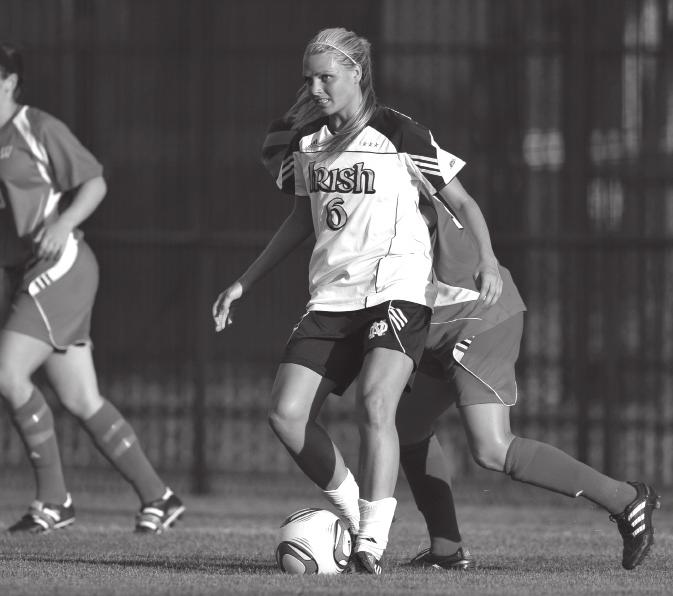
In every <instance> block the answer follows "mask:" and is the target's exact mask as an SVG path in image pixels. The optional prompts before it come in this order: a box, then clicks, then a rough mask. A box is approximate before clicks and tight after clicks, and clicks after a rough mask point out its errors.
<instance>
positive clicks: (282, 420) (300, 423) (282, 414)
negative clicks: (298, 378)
mask: <svg viewBox="0 0 673 596" xmlns="http://www.w3.org/2000/svg"><path fill="white" fill-rule="evenodd" d="M267 419H268V422H269V426H270V427H271V430H273V432H274V433H276V435H278V436H279V437H280V438H281V439H284V440H286V439H289V438H290V437H293V436H295V435H296V434H297V433H298V432H300V431H301V430H302V429H304V428H305V427H306V423H307V421H306V413H305V412H303V410H301V409H299V408H296V407H293V406H292V405H291V404H285V405H283V406H279V405H277V406H275V407H274V408H272V409H271V410H270V411H269V415H268V418H267Z"/></svg>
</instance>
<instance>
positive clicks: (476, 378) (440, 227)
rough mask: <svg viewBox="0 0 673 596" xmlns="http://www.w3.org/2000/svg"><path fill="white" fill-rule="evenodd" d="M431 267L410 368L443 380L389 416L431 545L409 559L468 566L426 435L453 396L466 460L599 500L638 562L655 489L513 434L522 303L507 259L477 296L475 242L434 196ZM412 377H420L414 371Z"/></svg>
mask: <svg viewBox="0 0 673 596" xmlns="http://www.w3.org/2000/svg"><path fill="white" fill-rule="evenodd" d="M434 201H435V206H436V211H435V212H433V213H431V214H430V216H431V217H433V218H434V217H436V218H437V221H436V224H435V225H434V231H433V237H434V238H435V243H434V245H435V273H436V274H437V277H438V279H439V280H440V281H441V282H444V283H440V292H439V297H438V299H437V301H436V302H435V309H434V312H433V315H432V321H431V325H430V332H429V334H428V340H427V343H426V349H425V353H424V355H423V358H422V360H421V363H420V365H419V372H421V373H423V374H425V375H428V376H430V377H433V378H435V379H438V380H439V381H441V382H442V383H443V385H444V387H443V388H442V387H441V386H440V387H438V386H437V384H436V385H435V386H434V387H433V389H434V390H430V391H427V390H426V391H422V392H421V390H422V389H423V383H419V382H417V383H415V385H414V391H413V392H412V393H411V394H406V395H404V396H403V397H402V399H401V402H400V405H399V409H398V417H397V427H398V432H399V436H400V443H401V463H402V466H403V469H404V471H405V474H406V476H407V478H408V480H409V484H410V487H411V490H412V493H413V495H414V498H415V500H416V504H417V506H418V508H419V510H420V511H421V513H422V514H423V515H424V517H425V520H426V523H427V527H428V532H429V534H430V541H431V546H430V549H428V550H427V551H423V552H421V553H419V554H418V555H417V556H416V557H415V558H414V559H413V561H412V562H413V563H414V564H416V565H421V566H426V567H430V566H439V567H444V568H447V569H465V568H470V567H472V566H474V561H473V559H472V558H471V557H470V556H469V554H468V553H467V552H466V551H465V550H464V549H463V548H462V544H461V538H460V532H459V531H458V524H457V522H456V517H455V509H454V504H453V498H452V495H451V488H450V468H449V467H448V465H447V464H448V462H447V460H446V459H445V457H444V454H443V453H442V450H441V447H440V445H439V442H438V440H437V438H436V437H435V435H434V431H433V426H434V423H435V421H436V420H437V419H438V418H439V416H441V415H442V413H444V412H445V410H446V409H447V408H448V407H450V406H451V404H452V403H454V402H455V403H456V405H457V407H458V409H459V413H460V417H461V420H462V423H463V426H464V428H465V432H466V433H467V438H468V444H469V447H470V450H471V453H472V456H473V458H474V460H475V461H476V462H477V463H478V464H479V465H480V466H482V467H484V468H486V469H489V470H495V471H498V472H504V473H506V474H508V475H509V476H510V477H511V478H512V479H513V480H518V481H520V482H526V483H528V484H532V485H535V486H538V487H541V488H545V489H548V490H551V491H553V492H557V493H560V494H563V495H567V496H569V497H575V498H576V497H579V496H583V497H584V498H586V499H588V500H590V501H592V502H594V503H596V504H598V505H600V506H601V507H602V508H604V509H605V510H606V511H607V512H608V513H609V514H610V519H611V520H612V521H615V522H617V525H618V529H619V532H620V534H621V535H622V539H623V553H622V565H623V567H624V568H626V569H633V568H634V567H636V566H638V565H639V564H640V563H641V562H642V561H643V559H644V558H645V556H646V555H647V553H648V551H649V549H650V547H651V545H652V543H653V540H654V538H653V537H654V529H653V526H652V512H653V510H654V509H656V508H658V507H659V497H658V495H657V494H656V492H655V491H654V489H653V488H652V487H651V486H649V485H647V484H645V483H643V482H622V481H618V480H614V479H612V478H610V477H608V476H605V475H604V474H601V473H600V472H597V471H596V470H594V469H593V468H591V467H589V466H587V465H585V464H583V463H581V462H579V461H577V460H576V459H574V458H572V457H570V456H569V455H567V454H566V453H564V452H563V451H560V450H559V449H557V448H555V447H552V446H551V445H548V444H547V443H543V442H539V441H534V440H532V439H526V438H523V437H518V436H515V435H513V434H512V431H511V429H510V424H509V413H510V408H511V407H512V406H514V405H515V403H516V401H517V387H516V380H515V372H514V366H515V362H516V360H517V358H518V355H519V346H520V342H521V336H522V330H523V311H524V310H525V306H524V304H523V301H522V300H521V297H520V296H519V292H518V290H517V288H516V286H515V285H514V282H513V280H512V277H511V275H510V273H509V271H508V270H507V269H505V268H504V267H500V271H501V277H502V279H503V289H502V295H501V296H500V299H499V300H498V302H497V303H496V304H494V305H486V304H484V303H483V301H482V300H481V299H480V296H479V291H480V289H479V287H478V284H477V283H475V280H474V276H473V273H474V271H475V268H476V265H477V262H478V253H477V247H476V246H475V245H474V243H473V242H472V239H471V238H470V235H469V233H468V232H467V231H466V230H465V229H464V228H463V227H462V226H461V225H460V222H459V220H458V219H456V218H455V217H454V216H453V214H452V213H449V212H448V211H447V210H446V208H445V206H444V205H443V204H441V203H440V202H439V201H437V199H434ZM419 381H420V379H419Z"/></svg>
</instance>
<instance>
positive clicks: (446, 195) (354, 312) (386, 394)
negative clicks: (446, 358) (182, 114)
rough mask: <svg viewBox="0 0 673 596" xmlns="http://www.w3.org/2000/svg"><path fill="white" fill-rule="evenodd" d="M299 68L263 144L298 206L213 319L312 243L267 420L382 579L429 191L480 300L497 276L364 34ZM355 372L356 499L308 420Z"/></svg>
mask: <svg viewBox="0 0 673 596" xmlns="http://www.w3.org/2000/svg"><path fill="white" fill-rule="evenodd" d="M302 67H303V68H302V73H303V77H304V86H303V88H302V89H301V91H300V94H299V97H298V99H297V101H296V103H295V104H294V105H293V106H292V107H291V108H290V110H289V111H288V113H287V114H286V115H285V118H284V119H283V122H281V123H280V124H279V126H278V127H276V128H272V130H271V132H270V135H269V137H268V139H267V143H266V149H265V158H266V161H267V163H268V164H273V166H272V169H276V168H277V173H278V177H277V183H278V186H279V187H280V188H281V189H282V190H283V191H284V192H285V193H287V194H290V195H292V196H294V204H293V208H292V211H291V213H290V215H289V216H288V218H287V219H286V220H285V221H284V222H283V223H282V225H281V226H280V228H279V229H278V231H277V232H276V234H275V236H274V237H273V238H272V240H271V241H270V242H269V244H268V245H267V247H266V248H265V249H264V251H263V252H262V253H261V254H260V256H259V257H258V258H257V259H256V260H255V261H254V262H253V263H252V265H251V266H250V267H249V268H248V269H247V270H246V271H245V272H244V273H243V275H242V276H241V277H240V278H239V279H238V280H237V281H236V282H234V283H233V284H231V285H230V286H229V287H228V288H227V289H226V290H224V291H223V292H222V293H221V294H220V296H219V297H218V299H217V301H216V303H215V304H214V307H213V315H214V318H215V321H216V329H217V330H218V331H219V330H222V329H224V328H225V327H226V326H227V325H228V324H230V323H231V306H232V303H233V302H235V301H236V300H238V299H240V298H241V297H242V296H243V295H244V293H245V292H247V291H249V289H250V287H251V286H252V284H253V283H254V282H255V281H256V280H257V279H259V278H260V277H261V276H262V275H263V274H265V273H266V272H268V271H269V270H270V269H271V268H272V267H273V266H274V265H276V264H277V263H278V261H280V260H281V259H282V258H284V257H285V256H286V255H287V254H288V253H289V252H290V251H291V250H292V249H293V248H294V247H296V246H297V245H298V244H300V243H301V242H302V241H303V240H304V239H306V238H307V237H308V236H310V235H314V236H315V244H314V248H313V253H312V256H311V262H310V266H309V290H310V300H309V302H308V306H307V312H306V314H305V315H304V316H303V317H302V318H301V320H300V321H299V322H298V323H297V325H296V327H295V328H294V330H293V331H292V334H291V336H290V339H289V341H288V344H287V346H286V349H285V352H284V354H283V356H282V359H281V364H280V367H279V369H278V373H277V376H276V380H275V383H274V386H273V390H272V394H273V395H272V398H273V406H272V409H271V413H270V418H269V420H270V424H271V427H272V428H273V430H274V431H275V433H276V434H277V435H278V437H279V439H280V440H281V441H282V443H283V444H284V445H285V447H286V448H287V449H288V451H289V452H290V455H291V456H292V457H293V458H294V459H295V461H296V462H297V464H298V465H299V466H300V468H301V469H302V470H303V471H304V472H305V473H306V474H307V475H308V476H309V478H311V479H312V480H313V481H314V482H315V483H316V484H317V485H318V486H319V487H321V488H322V489H323V490H324V491H325V494H326V495H327V496H328V498H329V499H330V500H331V501H332V502H333V503H334V504H335V505H336V506H337V508H339V510H340V512H341V513H342V515H344V516H345V517H346V518H347V519H348V520H349V522H350V525H351V529H352V530H353V531H354V532H355V533H357V534H358V537H357V542H356V545H355V559H354V568H355V569H356V570H357V571H363V572H368V573H375V574H377V573H380V572H381V567H380V564H379V561H380V559H381V556H382V555H383V552H384V550H385V548H386V546H387V542H388V533H389V529H390V524H391V522H392V519H393V514H394V511H395V506H396V500H395V499H394V497H393V491H394V488H395V482H396V478H397V473H398V466H399V443H398V437H397V432H396V429H395V411H396V408H397V404H398V401H399V398H400V395H401V393H402V391H403V390H404V389H405V387H406V386H407V384H408V381H409V378H410V375H411V373H412V372H413V371H414V369H415V367H416V365H417V363H418V360H419V358H420V355H421V353H422V351H423V346H424V344H425V340H426V336H427V331H428V324H429V321H430V314H431V307H432V304H433V303H434V300H435V294H436V287H435V284H434V278H433V272H432V249H431V245H430V237H429V232H428V228H427V226H426V223H425V221H424V220H423V217H422V216H421V214H420V210H419V206H420V202H421V200H422V197H423V196H426V195H428V196H429V195H434V194H436V193H439V194H440V195H441V196H442V197H443V200H445V201H447V202H448V203H449V204H451V205H453V206H454V207H455V208H457V209H458V210H459V211H460V212H461V213H462V214H463V215H464V221H465V222H466V225H468V226H469V227H470V229H471V230H472V232H473V234H474V236H475V238H477V242H478V243H479V245H480V246H482V248H483V251H482V254H483V255H484V259H483V260H482V261H481V262H480V263H479V265H478V267H477V275H478V276H479V277H480V280H481V284H482V288H483V294H484V298H485V299H486V300H488V301H491V300H493V299H494V298H495V297H497V295H498V293H499V291H500V286H501V280H500V275H499V272H498V268H497V264H496V262H495V259H494V258H492V257H491V255H492V251H491V250H490V241H489V239H488V234H487V231H486V226H485V223H484V221H483V217H482V215H481V212H480V211H479V208H478V207H477V206H476V203H474V201H472V200H471V199H469V200H466V201H460V202H458V203H455V204H454V200H455V197H456V192H457V190H456V189H458V188H459V183H458V182H457V181H456V180H455V175H456V173H457V172H458V171H459V170H460V168H461V167H462V162H461V161H460V160H459V159H457V158H455V157H454V156H452V155H450V154H448V153H446V152H444V151H442V150H441V149H440V148H439V147H438V146H437V145H436V143H435V142H434V140H433V138H432V135H431V134H430V132H429V131H428V130H427V129H426V128H425V127H423V126H421V125H419V124H418V123H416V122H414V121H413V120H412V119H410V118H408V117H407V116H404V115H402V114H400V113H399V112H396V111H395V110H393V109H390V108H388V107H385V106H382V105H379V104H378V102H377V100H376V96H375V93H374V87H373V83H372V70H371V57H370V45H369V43H368V42H367V40H366V39H364V38H363V37H361V36H359V35H357V34H355V33H353V32H351V31H347V30H345V29H341V28H336V29H325V30H323V31H320V32H319V33H318V34H317V35H316V36H315V37H314V38H313V39H312V40H311V41H310V42H309V43H308V45H307V46H306V49H305V52H304V57H303V64H302ZM288 124H289V130H288ZM279 147H280V148H279ZM278 148H279V149H278ZM275 149H278V150H277V151H276V150H275ZM356 377H357V382H356V409H357V418H358V428H359V433H360V440H361V442H360V465H359V474H358V476H359V493H358V485H357V484H356V482H355V480H354V478H353V476H352V474H351V473H350V472H349V471H348V469H347V468H346V466H345V464H344V461H343V458H342V456H341V454H340V452H339V449H338V448H337V447H336V445H335V444H334V443H333V442H332V440H331V439H330V437H329V436H328V434H327V433H326V432H325V429H324V428H322V427H321V426H320V425H319V424H318V423H317V421H316V417H317V415H318V413H319V411H320V408H321V406H322V404H323V403H324V401H325V399H326V397H327V396H328V395H329V394H330V393H337V394H339V393H341V392H343V391H344V390H345V389H346V387H347V386H348V385H349V384H350V383H351V381H353V380H354V379H355V378H356ZM358 494H359V497H360V499H359V501H358V500H357V498H358ZM356 503H358V505H357V506H356V505H355V504H356Z"/></svg>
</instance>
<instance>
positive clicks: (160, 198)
mask: <svg viewBox="0 0 673 596" xmlns="http://www.w3.org/2000/svg"><path fill="white" fill-rule="evenodd" d="M328 26H345V27H347V28H351V29H354V30H355V31H357V32H358V33H360V34H362V35H364V36H366V37H367V38H369V39H370V41H371V42H372V43H373V49H374V53H373V58H374V70H375V85H376V88H377V92H378V95H379V98H380V100H381V101H382V102H383V103H387V104H389V105H391V106H393V107H395V108H396V109H398V110H400V111H402V112H405V113H408V114H410V115H412V116H413V117H414V118H415V119H416V120H418V121H420V122H422V123H423V124H425V125H427V126H429V127H430V128H431V129H432V131H433V134H434V137H435V139H436V140H437V142H438V143H439V144H440V145H441V146H442V147H444V148H445V149H447V150H448V151H450V152H452V153H454V154H456V155H459V156H460V157H462V158H463V159H465V160H466V161H467V162H468V165H467V167H466V168H465V170H464V171H463V173H461V176H460V177H461V181H462V182H463V184H464V185H465V186H466V188H467V189H468V190H469V191H470V192H471V194H472V195H473V196H474V197H475V198H476V200H477V201H478V202H479V204H480V206H481V207H482V209H483V211H484V213H485V215H486V218H487V220H488V222H489V225H490V228H491V233H492V236H493V240H494V246H495V249H496V254H497V255H498V257H499V259H500V260H501V262H502V263H503V264H504V265H506V266H507V267H508V268H510V270H511V271H512V273H513V275H514V279H515V281H516V282H517V284H518V286H519V289H520V291H521V293H522V295H523V297H524V299H525V301H526V303H527V305H528V307H529V313H528V314H527V318H526V330H525V338H524V345H523V349H522V354H521V358H520V362H519V368H518V376H519V393H520V403H519V405H518V406H517V407H516V408H515V409H514V411H513V420H514V429H515V431H516V432H519V433H521V434H526V435H527V436H530V437H533V438H535V437H537V438H544V439H545V440H547V441H549V442H552V443H554V444H556V445H558V446H559V447H561V448H564V449H566V450H568V451H569V452H571V453H572V454H573V455H576V456H578V457H580V458H581V459H583V460H584V461H587V462H589V463H591V464H592V465H595V466H597V467H599V468H600V469H602V470H604V471H606V472H608V473H610V474H613V475H616V476H618V477H631V476H633V475H634V474H637V475H638V476H639V477H645V478H649V479H652V480H654V481H658V482H662V483H671V482H673V396H672V393H673V366H672V365H673V309H672V308H671V304H673V253H672V248H673V168H672V167H671V165H672V164H673V161H672V156H673V5H671V3H670V2H669V1H667V0H629V1H627V0H545V1H541V0H425V1H413V0H388V1H384V0H379V1H365V0H359V1H356V0H341V1H340V2H320V1H316V0H313V1H308V0H295V1H290V0H287V1H283V0H247V1H245V2H239V1H231V2H229V1H224V0H223V1H218V0H183V1H181V0H0V38H2V39H4V40H9V41H14V42H17V43H20V44H21V45H22V47H23V49H24V55H25V61H26V87H25V96H24V100H25V102H26V103H29V104H31V105H35V106H37V107H40V108H42V109H44V110H46V111H48V112H51V113H52V114H54V115H56V116H57V117H59V118H61V119H62V120H64V121H65V122H66V123H67V124H68V125H69V126H70V127H71V128H72V129H73V131H74V132H75V133H76V134H77V136H78V137H79V138H80V139H81V140H82V142H83V143H84V144H85V145H86V146H88V147H89V148H90V149H91V150H92V152H93V153H94V154H95V155H96V156H97V157H98V158H99V159H100V160H101V162H102V163H103V164H104V166H105V176H106V179H107V181H108V185H109V192H108V197H107V198H106V200H105V201H104V203H103V205H102V206H101V207H100V208H99V210H98V211H97V212H96V213H95V214H94V215H93V216H92V217H91V218H90V220H89V221H87V222H86V224H85V225H84V230H85V234H86V237H87V239H88V240H89V242H90V243H91V245H92V247H93V248H94V250H95V252H96V254H97V256H98V259H99V261H100V265H101V273H102V279H101V286H100V292H99V296H98V300H97V305H96V308H95V311H94V328H93V337H94V341H95V345H96V350H95V356H96V361H97V366H98V369H99V373H100V378H101V385H102V388H103V390H104V393H105V395H106V396H107V397H109V398H110V399H111V400H112V401H113V402H114V403H116V404H117V405H118V407H119V408H120V409H121V410H122V411H123V412H124V413H125V414H127V415H128V417H129V418H130V420H131V421H132V423H133V424H134V426H135V428H136V431H137V432H138V434H139V436H140V438H141V441H142V442H143V444H144V445H145V446H146V448H147V450H148V452H149V455H150V457H151V458H152V460H153V461H155V462H156V463H157V465H158V467H159V468H161V469H162V470H171V471H178V472H184V473H188V474H190V475H191V478H192V482H193V486H194V488H195V489H199V490H203V489H206V488H207V487H208V483H209V479H211V478H212V477H213V476H214V475H216V474H219V473H222V472H230V471H260V472H264V471H269V470H276V469H288V470H291V469H294V465H293V464H292V462H291V461H290V459H289V457H288V456H287V455H286V454H285V453H284V452H283V451H282V449H281V448H280V445H279V443H278V442H277V440H276V439H275V438H274V437H273V436H272V434H271V432H270V431H269V430H268V428H267V426H266V421H265V413H266V408H267V404H268V393H269V389H270V385H271V381H272V379H273V374H274V371H275V366H276V362H277V360H278V357H279V355H280V352H281V350H282V348H283V345H284V342H285V340H286V338H287V336H288V334H289V331H290V329H291V328H292V326H293V324H294V322H295V321H296V320H297V319H298V317H299V316H300V315H301V314H302V313H303V312H304V305H305V302H306V299H307V292H306V264H307V260H308V256H309V249H308V247H302V248H301V249H300V250H299V251H298V252H297V254H296V255H295V256H294V257H293V258H291V259H289V260H288V261H287V262H285V263H283V264H282V265H281V266H279V267H278V268H277V270H276V271H274V272H273V274H271V275H270V276H269V277H268V278H266V279H265V280H264V281H262V282H261V283H260V284H259V285H258V286H257V287H256V288H255V289H254V290H253V293H252V294H251V295H250V296H249V297H248V298H247V299H246V300H245V303H244V304H243V305H242V306H241V307H240V309H239V310H238V312H237V313H236V324H235V325H234V327H233V328H232V329H231V330H228V331H227V332H226V333H223V334H219V335H216V334H215V333H214V331H213V325H212V321H211V316H210V309H211V305H212V302H213V300H214V299H215V297H216V296H217V294H218V293H219V292H220V291H221V290H222V289H223V288H224V287H226V285H228V284H229V283H230V282H231V281H233V280H234V279H235V278H236V277H237V276H238V275H239V274H240V273H241V272H242V271H243V270H244V268H245V267H246V266H247V265H248V264H249V263H250V262H251V260H252V259H253V258H254V257H255V256H256V254H257V253H258V252H259V251H260V250H261V248H262V247H263V246H264V244H265V242H266V241H267V240H268V239H269V238H270V236H271V235H272V233H273V231H274V230H275V228H276V227H277V226H278V224H279V223H280V222H281V221H282V219H283V218H284V217H285V215H286V214H287V212H288V209H289V206H290V204H289V202H288V199H287V198H286V197H285V196H284V195H282V194H281V193H279V192H278V191H276V190H275V186H274V184H273V181H272V180H271V178H270V177H269V176H268V175H267V174H266V172H265V171H264V170H263V168H262V167H261V165H260V162H259V154H260V147H261V143H262V141H263V137H264V132H265V129H266V126H267V124H268V123H269V122H270V121H271V120H272V119H273V118H275V117H278V116H279V115H281V114H282V113H283V112H284V111H285V110H286V109H287V108H288V107H289V106H290V105H291V103H292V102H293V98H294V94H295V92H296V90H297V89H298V87H299V86H300V85H301V82H302V76H301V55H302V52H303V48H304V46H305V44H306V42H307V41H308V40H309V39H310V38H311V37H312V35H313V34H314V33H315V32H316V31H317V30H319V29H321V28H323V27H328ZM351 405H352V404H351V402H350V400H349V398H348V397H346V398H344V399H342V400H336V399H335V400H333V403H330V404H329V406H328V408H327V411H326V412H325V423H326V424H327V425H328V426H329V427H330V429H331V431H332V432H333V433H334V435H335V437H336V439H337V441H338V442H341V444H342V445H343V446H344V451H345V452H346V454H347V457H348V458H352V457H354V453H355V448H356V442H357V439H356V435H355V434H354V432H355V431H354V427H353V423H352V422H351V420H350V411H351ZM60 414H61V415H60V416H59V436H60V440H61V445H62V448H63V459H64V461H65V463H66V465H70V466H81V467H85V466H88V467H91V468H94V467H98V466H105V464H104V463H103V462H102V460H101V458H100V457H99V456H98V455H97V454H96V453H95V452H94V451H93V449H92V447H91V445H90V443H89V441H88V439H87V438H86V437H85V436H84V433H82V431H81V430H80V429H79V427H77V425H75V424H74V423H73V421H72V420H70V419H69V418H68V417H67V416H64V415H63V413H62V412H60ZM439 432H440V436H441V437H442V438H443V440H444V441H445V444H446V445H447V446H449V447H453V448H455V449H456V451H457V453H458V460H459V461H458V470H457V471H458V473H459V474H460V473H462V474H465V475H469V474H471V473H472V471H473V470H474V464H470V463H468V461H467V455H466V453H465V450H464V449H463V445H462V442H463V439H462V431H461V430H460V428H459V426H458V419H457V417H456V416H455V413H451V414H450V415H449V416H447V417H446V419H444V420H442V422H441V424H440V427H439ZM0 445H1V446H2V448H1V449H0V463H2V464H3V465H5V466H11V465H15V464H16V465H23V464H24V463H25V460H24V459H23V457H24V456H23V454H22V448H21V446H20V444H19V441H18V439H17V437H16V436H15V433H13V431H12V429H11V426H10V425H9V421H8V420H7V417H5V418H4V419H3V420H2V421H1V422H0Z"/></svg>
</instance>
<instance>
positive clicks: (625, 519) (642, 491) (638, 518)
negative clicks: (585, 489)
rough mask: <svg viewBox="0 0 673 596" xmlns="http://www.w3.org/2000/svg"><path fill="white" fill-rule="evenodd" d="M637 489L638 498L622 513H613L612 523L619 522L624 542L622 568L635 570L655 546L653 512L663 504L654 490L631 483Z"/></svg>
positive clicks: (646, 485)
mask: <svg viewBox="0 0 673 596" xmlns="http://www.w3.org/2000/svg"><path fill="white" fill-rule="evenodd" d="M629 484H630V485H631V486H633V487H634V488H635V489H636V492H637V494H636V498H635V499H634V500H633V501H632V502H631V503H630V504H629V505H628V506H627V507H626V509H624V511H622V512H621V513H613V514H612V515H611V516H610V521H614V522H617V528H619V533H620V534H621V535H622V538H623V540H624V551H623V553H622V567H624V569H633V568H634V567H637V566H638V565H640V564H641V563H642V562H643V559H644V558H645V557H646V556H647V553H648V552H649V550H650V548H651V547H652V545H653V544H654V527H653V526H652V512H653V511H654V510H655V509H659V507H660V506H661V502H660V500H659V495H658V494H657V493H656V492H654V489H653V488H652V487H651V486H650V485H648V484H644V483H643V482H629Z"/></svg>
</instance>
